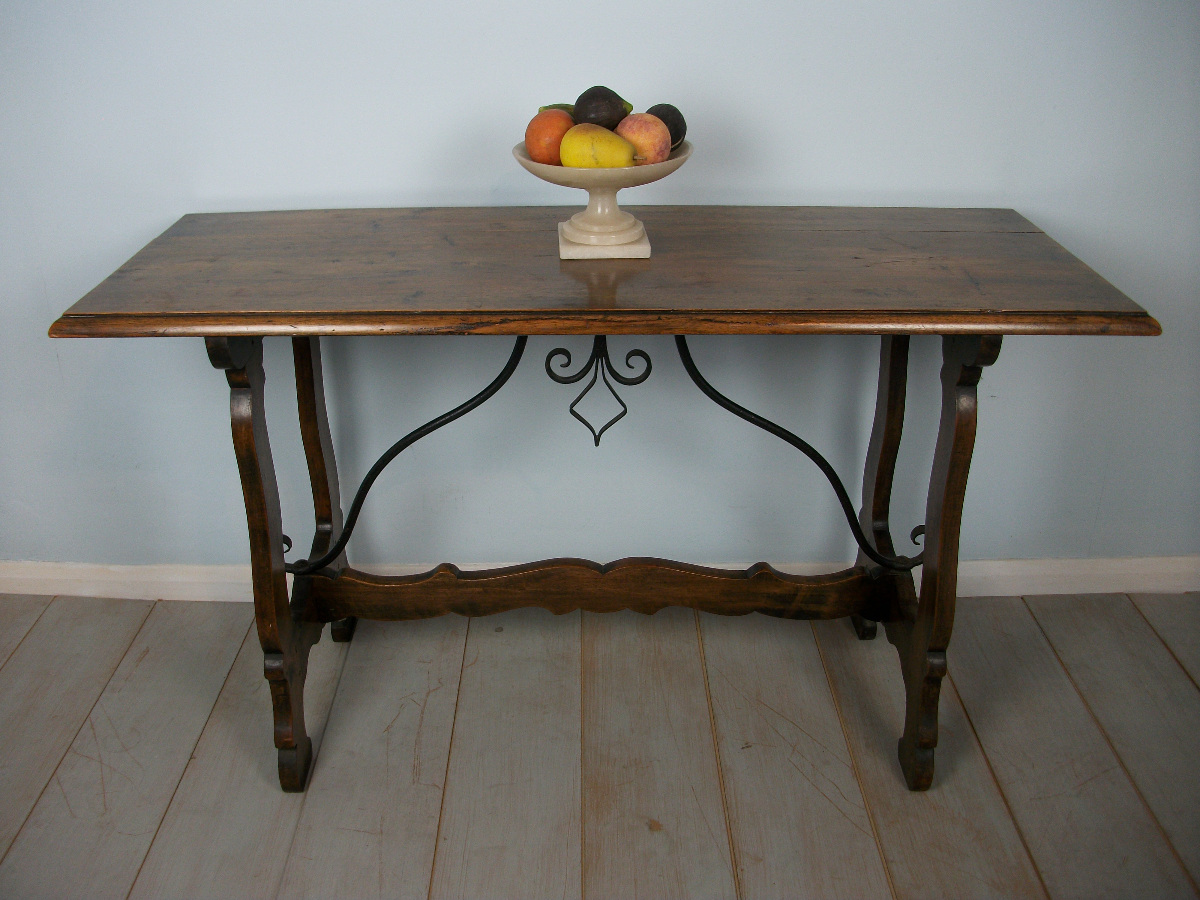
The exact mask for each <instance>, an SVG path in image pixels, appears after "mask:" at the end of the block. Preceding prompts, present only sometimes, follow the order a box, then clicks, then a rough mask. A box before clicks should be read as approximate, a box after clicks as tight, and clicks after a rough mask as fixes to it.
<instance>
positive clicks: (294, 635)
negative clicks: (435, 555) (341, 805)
mask: <svg viewBox="0 0 1200 900" xmlns="http://www.w3.org/2000/svg"><path fill="white" fill-rule="evenodd" d="M205 345H206V347H207V349H208V357H209V359H210V360H211V362H212V364H213V365H214V366H215V367H216V368H218V369H224V370H225V377H226V379H228V381H229V387H230V396H229V413H230V419H231V421H232V425H233V449H234V453H235V454H236V455H237V462H238V471H239V473H240V475H241V479H242V495H243V497H244V498H245V501H246V520H247V524H248V526H249V530H250V566H251V569H252V573H253V581H254V618H255V622H256V623H257V626H258V639H259V642H260V643H261V644H262V648H263V654H264V657H265V661H264V666H263V669H264V673H265V675H266V677H267V681H268V682H269V683H270V687H271V704H272V706H273V708H274V716H275V746H276V747H277V748H278V749H279V783H280V785H281V786H282V787H283V789H284V790H285V791H302V790H304V787H305V784H306V783H307V781H308V772H309V767H310V765H311V763H312V741H311V740H310V739H309V737H308V733H307V732H306V731H305V728H304V678H305V675H306V674H307V672H308V651H309V649H310V648H311V647H312V645H313V644H315V643H316V642H317V640H318V639H319V638H320V636H321V625H320V623H318V622H312V621H305V620H304V619H302V618H300V617H298V616H296V615H294V614H293V610H292V605H291V604H290V603H289V601H288V592H287V581H286V579H285V577H284V562H283V529H282V527H281V522H280V512H279V489H278V487H277V485H276V483H275V466H274V463H273V462H272V460H271V445H270V442H269V441H268V439H267V417H266V411H265V409H264V407H263V382H264V380H265V375H264V373H263V366H262V339H261V338H206V339H205ZM297 605H298V606H299V605H300V604H297Z"/></svg>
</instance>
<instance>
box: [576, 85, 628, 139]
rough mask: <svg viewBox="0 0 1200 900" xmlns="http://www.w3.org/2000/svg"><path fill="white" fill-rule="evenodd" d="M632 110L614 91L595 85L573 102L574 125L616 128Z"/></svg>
mask: <svg viewBox="0 0 1200 900" xmlns="http://www.w3.org/2000/svg"><path fill="white" fill-rule="evenodd" d="M632 108H633V107H631V106H627V104H626V103H625V101H624V100H622V99H621V97H620V95H619V94H618V93H617V92H616V91H614V90H611V89H610V88H606V87H603V86H601V85H596V86H595V87H590V88H588V89H587V90H586V91H584V92H583V93H582V94H580V95H579V99H578V100H576V101H575V123H576V124H577V125H584V124H588V125H599V126H600V127H601V128H609V129H612V128H616V127H617V125H619V124H620V123H621V120H622V119H623V118H625V116H626V115H628V111H629V110H630V109H632Z"/></svg>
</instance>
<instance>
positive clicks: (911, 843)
mask: <svg viewBox="0 0 1200 900" xmlns="http://www.w3.org/2000/svg"><path fill="white" fill-rule="evenodd" d="M814 630H815V631H816V634H817V642H818V645H819V646H820V648H821V650H822V656H823V659H824V661H825V665H826V668H827V670H828V672H829V675H830V680H831V682H832V684H833V687H834V697H835V700H836V701H837V704H838V708H839V709H840V711H841V715H842V721H843V723H844V726H845V729H846V734H847V737H848V739H849V744H850V749H851V751H852V752H853V754H854V757H855V761H856V763H857V766H858V772H859V778H860V780H861V783H862V788H863V795H864V796H865V797H866V801H867V806H868V808H869V809H870V810H871V812H872V815H873V817H874V820H875V825H876V829H877V830H878V833H879V842H880V845H881V846H882V848H883V854H884V858H885V860H886V862H887V865H888V869H889V872H890V874H891V876H892V886H893V889H894V890H895V892H896V896H897V898H899V900H907V898H918V897H955V898H960V900H966V898H974V897H1044V896H1045V892H1044V890H1043V888H1042V884H1041V881H1040V880H1039V878H1038V875H1037V871H1036V870H1035V868H1034V866H1033V863H1032V862H1031V860H1030V858H1029V855H1028V853H1027V852H1026V850H1025V848H1024V847H1023V846H1022V843H1021V838H1020V836H1019V834H1018V832H1017V829H1016V826H1015V825H1014V823H1013V820H1012V817H1011V816H1010V815H1009V812H1008V809H1007V808H1006V807H1005V805H1004V798H1003V797H1002V796H1001V794H1000V791H999V789H998V788H997V787H996V783H995V781H994V780H993V779H992V777H991V774H990V773H989V771H988V768H987V762H986V761H985V759H984V756H983V751H982V750H981V749H980V747H979V744H978V742H976V740H975V738H974V737H973V736H972V734H971V729H970V726H969V724H968V723H967V721H966V717H965V716H964V715H963V709H962V706H961V704H960V703H959V700H958V696H957V695H956V694H955V691H954V686H953V685H952V684H951V683H949V682H948V681H944V682H943V684H942V692H941V704H940V714H939V726H940V727H939V740H938V747H937V771H936V773H935V775H934V779H933V786H932V787H931V788H930V789H929V790H928V791H924V792H914V791H909V790H908V788H907V787H906V786H905V784H904V777H903V775H902V774H901V772H900V764H899V762H898V761H897V759H896V741H897V738H898V737H899V736H900V733H901V732H902V731H903V727H904V685H903V682H902V681H901V676H900V661H899V658H898V657H897V654H896V650H895V648H894V647H892V646H891V645H890V644H889V643H888V642H887V640H886V638H884V636H883V634H882V630H883V629H882V628H881V629H880V636H879V637H878V638H876V639H875V640H873V641H859V640H858V639H857V638H856V637H855V636H854V632H853V631H852V630H851V628H850V626H849V625H848V624H847V623H846V622H844V621H836V622H818V623H815V629H814ZM949 656H950V670H951V671H954V646H953V645H951V648H950V654H949Z"/></svg>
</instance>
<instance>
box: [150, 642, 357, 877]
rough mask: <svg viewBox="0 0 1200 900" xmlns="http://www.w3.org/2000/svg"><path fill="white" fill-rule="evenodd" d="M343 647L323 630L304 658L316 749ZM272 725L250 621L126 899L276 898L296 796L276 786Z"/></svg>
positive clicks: (310, 725) (296, 806)
mask: <svg viewBox="0 0 1200 900" xmlns="http://www.w3.org/2000/svg"><path fill="white" fill-rule="evenodd" d="M346 646H347V645H346V644H337V643H334V642H333V641H331V640H330V639H329V635H328V634H325V635H324V636H323V637H322V638H321V642H320V643H319V644H317V645H316V646H315V647H313V649H312V655H311V656H310V657H309V668H308V682H307V686H306V689H305V695H304V700H305V702H304V707H305V711H306V715H307V719H308V733H309V736H310V737H311V738H312V742H313V753H314V754H316V753H317V752H318V750H319V748H320V741H321V737H322V735H323V733H324V730H325V721H326V717H327V716H328V714H329V707H330V704H331V703H332V701H333V694H334V690H335V688H336V686H337V679H338V675H339V673H340V672H341V667H342V662H343V660H344V659H345V653H346ZM271 727H272V726H271V696H270V689H269V688H268V686H267V681H266V679H265V678H264V677H263V653H262V649H261V647H260V646H259V643H258V633H257V631H256V630H255V629H251V630H250V632H249V633H248V634H247V635H246V639H245V640H244V641H243V642H242V646H241V649H240V650H239V651H238V655H237V658H236V659H235V660H234V663H233V668H232V669H231V670H230V672H229V678H228V679H227V680H226V682H225V686H224V687H223V688H222V689H221V693H220V695H219V696H218V698H217V702H216V705H215V706H214V707H213V711H212V715H211V716H210V717H209V720H208V723H207V724H206V725H205V727H204V731H203V733H202V734H201V735H200V741H199V743H198V744H197V745H196V750H195V752H194V753H193V755H192V759H191V762H189V763H188V767H187V769H186V770H185V771H184V773H183V778H182V780H181V781H180V783H179V787H178V789H177V790H176V792H175V796H174V798H173V799H172V800H171V805H170V806H169V807H168V808H167V813H166V815H165V816H164V817H163V820H162V824H161V826H160V827H159V829H158V834H156V835H155V837H154V841H153V843H152V844H151V845H150V852H149V853H148V854H147V855H146V860H145V862H144V863H143V864H142V869H141V871H140V872H139V873H138V877H137V880H136V881H135V882H134V884H133V890H132V891H131V892H130V897H132V898H146V897H188V898H191V900H203V898H210V897H211V898H228V897H239V898H252V897H274V896H275V892H276V890H277V889H278V888H279V881H280V878H281V877H282V875H283V867H284V864H285V863H286V861H287V856H288V851H289V849H290V847H291V843H292V837H293V835H294V833H295V829H296V822H297V820H298V819H299V817H300V807H301V805H302V804H303V802H304V795H303V794H285V793H284V792H283V791H282V790H281V789H280V787H279V776H278V774H277V769H276V751H275V747H274V745H273V743H272V742H271Z"/></svg>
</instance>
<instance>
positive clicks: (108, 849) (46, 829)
mask: <svg viewBox="0 0 1200 900" xmlns="http://www.w3.org/2000/svg"><path fill="white" fill-rule="evenodd" d="M252 618H253V615H252V613H251V611H250V610H249V608H248V607H247V605H246V604H244V603H157V604H155V606H154V609H153V610H152V611H151V613H150V616H149V617H148V618H147V619H146V622H145V624H144V625H143V626H142V629H141V631H139V632H138V635H137V638H136V639H135V640H134V642H133V644H132V645H131V646H130V647H129V650H128V651H127V652H126V653H125V656H124V658H123V659H122V660H121V664H120V665H119V666H118V667H117V670H116V672H115V673H114V674H113V676H112V679H111V680H110V681H109V682H108V686H107V687H106V688H105V689H104V692H103V693H102V694H101V695H100V699H99V700H97V701H96V705H95V706H94V707H93V709H92V712H91V715H89V716H88V720H87V722H85V723H84V726H83V727H82V728H81V729H80V730H79V733H78V734H77V735H76V736H75V741H74V743H72V745H71V748H70V750H69V751H68V752H67V755H66V756H65V757H64V758H63V761H62V763H61V764H60V765H59V767H58V769H57V770H56V771H55V773H54V777H53V781H52V786H51V789H50V790H47V791H44V792H43V793H42V796H41V799H40V800H39V801H38V804H37V806H36V807H35V808H34V810H33V813H32V815H30V817H29V820H28V821H27V822H26V823H25V826H24V827H23V828H22V829H21V832H20V834H18V835H17V839H16V841H15V842H14V843H13V846H12V848H11V850H10V851H9V853H8V856H7V857H5V859H4V863H3V865H0V897H36V896H45V897H89V898H93V900H100V898H105V897H114V898H124V897H125V896H126V895H127V894H128V893H129V888H130V887H131V886H132V884H133V879H134V878H135V877H136V876H137V871H138V867H139V866H140V865H141V863H142V860H143V859H144V858H145V856H146V851H147V850H149V848H150V841H151V839H152V838H153V836H154V832H155V829H156V828H158V823H159V821H160V820H161V819H162V816H163V814H164V813H165V812H166V809H167V804H168V803H169V802H170V800H171V795H172V793H173V792H174V790H175V787H176V785H177V784H178V783H179V779H180V778H181V777H182V775H183V770H184V768H185V767H186V766H187V763H188V759H189V757H190V756H191V753H192V749H193V748H194V747H195V745H196V740H197V739H198V738H199V736H200V731H201V729H203V728H204V723H205V721H206V720H207V719H208V715H209V713H210V712H211V711H212V708H213V704H214V703H215V702H216V699H217V694H218V692H219V691H220V690H221V685H222V684H223V683H224V681H225V677H226V675H228V673H229V667H230V666H231V665H232V663H233V658H234V655H235V653H236V652H237V649H238V646H239V645H240V644H241V642H242V639H243V637H245V635H246V631H247V629H248V628H249V627H250V624H251V621H252ZM48 846H53V847H54V853H53V854H47V853H46V849H45V848H46V847H48ZM63 859H69V860H70V861H71V864H70V865H63V864H62V861H63Z"/></svg>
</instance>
